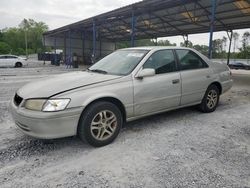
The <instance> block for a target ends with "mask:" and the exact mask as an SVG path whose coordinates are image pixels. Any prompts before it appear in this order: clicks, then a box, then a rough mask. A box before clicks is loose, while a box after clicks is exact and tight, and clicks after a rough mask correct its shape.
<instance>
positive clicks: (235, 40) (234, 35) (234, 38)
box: [233, 32, 240, 58]
mask: <svg viewBox="0 0 250 188" xmlns="http://www.w3.org/2000/svg"><path fill="white" fill-rule="evenodd" d="M239 36H240V35H239V33H237V32H233V42H234V43H233V53H234V54H233V55H234V58H235V57H236V56H235V54H236V53H235V50H236V48H237V44H238V40H239Z"/></svg>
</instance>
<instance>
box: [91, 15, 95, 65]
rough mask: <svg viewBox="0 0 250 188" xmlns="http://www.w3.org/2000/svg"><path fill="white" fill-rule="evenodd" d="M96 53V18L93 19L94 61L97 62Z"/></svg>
mask: <svg viewBox="0 0 250 188" xmlns="http://www.w3.org/2000/svg"><path fill="white" fill-rule="evenodd" d="M95 55H96V25H95V20H94V19H93V52H92V63H95Z"/></svg>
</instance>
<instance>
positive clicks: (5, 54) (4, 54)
mask: <svg viewBox="0 0 250 188" xmlns="http://www.w3.org/2000/svg"><path fill="white" fill-rule="evenodd" d="M0 56H15V57H18V56H16V55H12V54H1V55H0Z"/></svg>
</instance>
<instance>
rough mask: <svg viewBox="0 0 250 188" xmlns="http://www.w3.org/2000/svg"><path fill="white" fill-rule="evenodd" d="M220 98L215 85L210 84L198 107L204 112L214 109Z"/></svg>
mask: <svg viewBox="0 0 250 188" xmlns="http://www.w3.org/2000/svg"><path fill="white" fill-rule="evenodd" d="M219 99H220V93H219V89H218V87H217V86H216V85H210V86H209V87H208V88H207V91H206V93H205V95H204V97H203V99H202V102H201V104H200V106H199V109H200V110H201V111H202V112H204V113H210V112H213V111H215V110H216V108H217V106H218V103H219Z"/></svg>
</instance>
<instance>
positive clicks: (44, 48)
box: [42, 35, 46, 65]
mask: <svg viewBox="0 0 250 188" xmlns="http://www.w3.org/2000/svg"><path fill="white" fill-rule="evenodd" d="M45 50H46V47H45V37H44V35H43V51H42V52H43V53H42V54H43V64H44V65H45Z"/></svg>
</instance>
